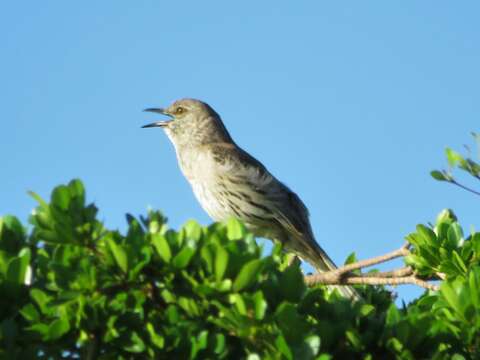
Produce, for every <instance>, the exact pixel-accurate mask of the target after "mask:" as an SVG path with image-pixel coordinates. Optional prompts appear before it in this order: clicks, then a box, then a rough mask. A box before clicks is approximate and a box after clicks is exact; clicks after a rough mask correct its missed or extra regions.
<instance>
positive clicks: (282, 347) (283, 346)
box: [275, 335, 293, 360]
mask: <svg viewBox="0 0 480 360" xmlns="http://www.w3.org/2000/svg"><path fill="white" fill-rule="evenodd" d="M275 345H276V347H277V349H278V350H279V351H280V352H281V353H282V354H283V356H285V357H286V358H287V359H289V360H292V359H293V354H292V350H290V347H289V346H288V344H287V342H286V341H285V338H284V337H283V336H282V335H278V336H277V338H276V339H275Z"/></svg>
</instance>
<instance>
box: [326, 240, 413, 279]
mask: <svg viewBox="0 0 480 360" xmlns="http://www.w3.org/2000/svg"><path fill="white" fill-rule="evenodd" d="M409 247H410V244H408V243H407V244H405V245H403V246H402V247H401V248H400V249H397V250H395V251H392V252H389V253H387V254H385V255H381V256H376V257H374V258H371V259H365V260H360V261H357V262H354V263H352V264H348V265H344V266H341V267H339V268H338V269H335V270H333V271H329V272H328V273H335V274H336V275H342V274H346V273H349V272H351V271H353V270H358V269H363V268H366V267H369V266H373V265H377V264H381V263H384V262H387V261H389V260H393V259H396V258H399V257H402V256H406V255H408V254H409V253H410V251H409V250H408V248H409ZM324 274H327V273H324Z"/></svg>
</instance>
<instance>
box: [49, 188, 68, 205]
mask: <svg viewBox="0 0 480 360" xmlns="http://www.w3.org/2000/svg"><path fill="white" fill-rule="evenodd" d="M51 201H52V205H55V206H57V207H58V208H60V209H62V210H68V207H69V205H70V191H69V189H68V187H66V186H65V185H60V186H57V187H56V188H55V189H54V190H53V192H52V200H51Z"/></svg>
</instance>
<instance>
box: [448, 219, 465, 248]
mask: <svg viewBox="0 0 480 360" xmlns="http://www.w3.org/2000/svg"><path fill="white" fill-rule="evenodd" d="M447 236H448V242H449V243H450V244H451V245H453V246H455V247H457V246H459V244H460V241H461V240H462V239H463V231H462V228H461V227H460V225H458V224H457V223H453V224H451V225H450V228H449V229H448V233H447Z"/></svg>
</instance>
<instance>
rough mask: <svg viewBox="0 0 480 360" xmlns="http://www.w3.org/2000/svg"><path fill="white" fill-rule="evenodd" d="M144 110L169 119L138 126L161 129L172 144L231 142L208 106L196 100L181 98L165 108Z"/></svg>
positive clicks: (214, 113) (216, 116)
mask: <svg viewBox="0 0 480 360" xmlns="http://www.w3.org/2000/svg"><path fill="white" fill-rule="evenodd" d="M144 111H148V112H154V113H158V114H162V115H166V116H168V117H170V119H169V120H164V121H157V122H154V123H151V124H148V125H144V126H142V127H144V128H150V127H161V128H163V129H164V130H165V131H166V133H167V135H168V137H169V138H170V140H171V141H172V142H173V144H174V145H175V146H177V145H190V146H194V145H201V144H206V143H211V142H225V141H227V142H228V141H231V138H230V135H229V134H228V131H227V129H226V128H225V126H224V125H223V123H222V120H221V119H220V116H219V115H218V114H217V113H216V112H215V110H213V109H212V108H211V107H210V105H208V104H206V103H204V102H202V101H200V100H195V99H181V100H177V101H175V102H174V103H173V104H171V105H170V106H169V107H167V108H148V109H145V110H144Z"/></svg>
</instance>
